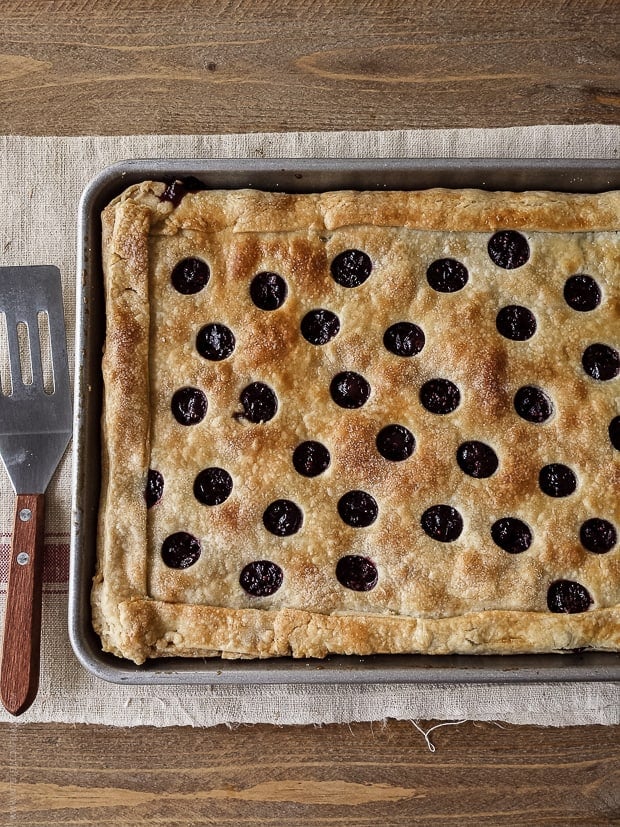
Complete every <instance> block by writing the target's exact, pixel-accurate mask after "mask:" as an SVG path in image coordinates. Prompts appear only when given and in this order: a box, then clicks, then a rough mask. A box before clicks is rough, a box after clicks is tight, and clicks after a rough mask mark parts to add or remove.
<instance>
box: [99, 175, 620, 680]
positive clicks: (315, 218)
mask: <svg viewBox="0 0 620 827" xmlns="http://www.w3.org/2000/svg"><path fill="white" fill-rule="evenodd" d="M164 189H165V184H163V183H157V182H144V183H142V184H138V185H134V186H132V187H130V188H128V189H127V190H126V191H125V192H124V193H122V194H121V195H120V196H119V197H118V198H116V199H115V200H114V201H113V202H112V203H111V204H110V205H108V207H106V209H105V210H104V211H103V214H102V224H103V244H102V248H103V271H104V281H105V297H106V314H107V321H106V344H105V354H104V358H103V363H102V369H103V378H104V408H103V415H102V443H103V450H102V489H101V491H102V494H101V503H100V513H99V524H98V556H97V572H96V575H95V577H94V580H93V589H92V600H91V602H92V612H93V625H94V628H95V630H96V632H97V633H98V634H99V635H100V637H101V640H102V645H103V649H104V651H109V652H113V653H114V654H116V655H118V656H120V657H125V658H129V659H131V660H133V661H135V662H136V663H138V664H140V663H143V662H144V661H145V660H146V658H150V657H162V656H202V657H206V656H217V655H220V656H222V657H228V658H236V657H254V658H265V657H275V656H293V657H297V658H310V657H317V658H320V657H325V656H326V655H327V654H330V653H334V654H356V655H369V654H380V653H424V654H451V653H453V654H518V653H535V652H552V651H563V650H572V649H577V648H590V649H600V650H610V651H616V650H620V607H617V606H616V607H613V608H605V609H593V610H589V611H587V612H584V613H581V614H573V615H564V614H561V615H558V614H551V613H550V614H546V613H542V612H540V613H538V612H515V611H488V612H478V613H471V614H466V615H461V616H455V617H447V618H414V617H399V616H393V615H370V614H369V615H349V614H330V615H325V614H318V613H311V612H305V611H298V610H292V609H282V610H280V611H272V610H262V609H227V608H221V607H214V606H204V605H190V604H173V603H164V602H161V601H157V600H153V599H151V598H150V597H149V596H148V594H147V585H146V584H147V571H146V566H147V563H146V554H145V549H146V543H147V536H146V508H145V507H144V505H143V496H142V492H143V490H144V484H145V480H146V474H147V471H148V462H149V428H150V423H149V418H148V416H147V415H145V414H144V412H145V411H148V410H149V368H148V364H149V360H148V353H149V321H150V314H149V295H148V270H149V262H148V240H149V236H150V235H153V234H156V235H159V234H161V235H174V234H176V233H178V232H183V231H186V230H194V231H215V230H218V229H222V228H223V227H232V228H233V229H234V231H235V232H287V231H292V230H296V229H300V228H302V227H303V228H305V227H313V228H318V229H321V228H324V229H325V230H331V229H335V228H338V227H342V226H350V225H355V224H364V223H369V224H373V225H375V226H386V227H387V226H404V227H409V228H411V229H423V230H442V229H446V230H447V229H450V230H468V231H478V232H483V231H489V230H493V231H494V230H497V229H502V228H519V229H523V230H532V231H546V232H567V231H573V232H592V231H605V230H616V229H618V227H619V226H620V193H619V192H610V193H603V194H601V195H572V194H561V193H544V192H528V193H502V192H498V193H490V192H483V191H480V190H445V189H441V190H437V189H436V190H424V191H419V192H400V193H394V192H392V193H386V192H379V193H369V192H359V193H358V192H330V193H323V194H317V195H299V196H296V195H285V194H281V193H277V194H274V193H264V192H260V191H255V190H237V191H210V192H209V199H208V201H209V203H208V208H207V205H206V204H205V203H204V200H203V199H202V198H201V196H200V193H198V194H195V195H194V194H189V195H187V196H185V198H184V199H183V200H182V201H181V204H180V205H179V206H178V207H176V208H175V207H174V206H173V205H172V204H171V203H170V202H167V201H162V200H160V198H159V196H160V195H161V194H162V192H163V190H164Z"/></svg>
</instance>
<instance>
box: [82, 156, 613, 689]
mask: <svg viewBox="0 0 620 827" xmlns="http://www.w3.org/2000/svg"><path fill="white" fill-rule="evenodd" d="M186 176H193V177H195V178H198V179H199V180H200V181H202V182H203V183H204V184H205V185H206V186H207V187H209V188H214V189H216V188H217V189H219V188H226V189H238V188H243V187H253V188H255V189H264V190H271V191H283V192H318V191H322V190H335V189H360V190H361V189H375V190H377V189H426V188H429V187H436V186H442V187H452V188H457V187H476V188H481V189H488V190H498V189H504V190H513V191H518V190H532V189H543V190H555V191H563V192H601V191H605V190H609V189H620V165H619V164H618V163H617V162H615V161H597V160H594V161H593V160H587V161H584V160H575V161H573V160H570V161H566V160H559V161H555V160H547V159H545V160H541V159H538V160H502V159H499V160H498V159H493V160H490V159H485V160H478V159H450V160H436V159H431V160H411V159H384V160H381V159H365V160H350V159H339V160H333V159H312V160H300V159H273V160H272V159H270V160H249V159H246V160H202V159H200V160H199V159H188V160H173V161H171V160H133V161H125V162H121V163H119V164H116V165H114V166H112V167H109V168H107V169H105V170H104V171H103V172H102V173H101V174H100V175H98V176H97V177H96V178H95V179H93V181H91V183H90V184H89V185H88V186H87V188H86V189H85V191H84V193H83V196H82V199H81V202H80V209H79V227H78V233H79V238H78V267H77V316H76V380H75V405H74V411H75V423H74V424H75V428H74V442H73V451H74V464H73V478H72V488H73V506H72V527H71V574H70V583H69V633H70V638H71V643H72V645H73V648H74V650H75V653H76V655H77V657H78V658H79V660H80V661H81V663H82V664H83V666H84V667H85V668H86V669H88V670H89V671H91V672H92V673H94V674H95V675H96V676H97V677H99V678H102V679H104V680H108V681H112V682H115V683H127V684H248V685H250V684H269V683H323V684H326V683H415V682H420V683H463V682H474V681H476V682H477V681H484V682H493V683H501V682H505V683H520V682H530V681H556V682H566V681H595V680H596V681H608V680H620V657H618V656H617V655H614V654H610V653H602V652H581V653H573V654H562V655H560V654H557V655H556V654H550V655H527V656H526V655H520V656H487V655H484V656H462V655H458V656H457V655H455V656H424V655H395V656H392V655H377V656H372V657H364V658H360V657H352V656H350V657H349V656H337V657H336V656H334V657H328V658H326V659H325V660H320V661H313V660H294V659H292V658H278V659H270V660H241V661H227V660H221V659H219V658H213V659H191V658H190V659H182V658H163V659H159V660H152V661H149V662H147V663H146V664H144V665H143V666H136V665H135V664H133V663H131V662H130V661H127V660H122V659H119V658H116V657H115V656H113V655H110V654H106V653H104V652H102V651H101V646H100V642H99V638H98V637H97V635H96V634H95V632H94V631H93V629H92V626H91V616H90V587H91V579H92V576H93V574H94V571H95V555H96V548H95V546H96V522H97V509H98V502H99V489H100V450H101V444H100V431H99V425H100V416H101V398H102V379H101V348H102V343H103V337H104V303H103V291H102V269H101V224H100V213H101V210H102V209H103V207H104V206H105V205H106V204H107V203H108V202H109V201H110V200H112V198H114V197H115V196H116V195H118V194H119V193H120V192H122V190H124V189H125V188H126V187H128V186H129V185H131V184H134V183H136V182H138V181H142V180H148V179H150V180H153V179H154V180H165V181H172V180H174V179H175V178H184V177H186Z"/></svg>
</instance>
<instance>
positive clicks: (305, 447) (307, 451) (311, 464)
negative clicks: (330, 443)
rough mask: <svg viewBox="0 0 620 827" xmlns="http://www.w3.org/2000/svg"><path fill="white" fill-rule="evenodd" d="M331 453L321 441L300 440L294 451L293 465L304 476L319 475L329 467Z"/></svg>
mask: <svg viewBox="0 0 620 827" xmlns="http://www.w3.org/2000/svg"><path fill="white" fill-rule="evenodd" d="M329 463H330V455H329V451H328V450H327V448H326V447H325V446H324V445H322V444H321V443H320V442H314V441H313V440H308V441H307V442H300V443H299V445H298V446H297V447H296V448H295V450H294V451H293V466H294V468H295V470H296V471H297V473H298V474H301V475H302V477H318V475H319V474H322V473H323V471H325V470H326V469H327V468H328V467H329Z"/></svg>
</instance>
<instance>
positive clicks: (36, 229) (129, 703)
mask: <svg viewBox="0 0 620 827" xmlns="http://www.w3.org/2000/svg"><path fill="white" fill-rule="evenodd" d="M619 146H620V129H619V128H618V127H614V126H598V125H586V126H535V127H526V128H510V129H497V130H482V129H470V130H440V131H422V130H411V131H395V132H364V133H352V132H334V133H288V134H249V135H224V136H222V135H207V136H191V135H188V136H165V135H157V136H130V137H104V138H101V137H78V138H29V137H15V136H8V137H0V265H13V264H43V263H45V264H56V265H58V266H59V267H60V270H61V272H62V275H63V285H64V298H65V313H66V321H67V326H68V339H69V348H70V358H71V359H72V358H73V353H72V343H73V335H74V321H75V310H74V302H75V251H76V219H77V205H78V200H79V197H80V193H81V191H82V189H83V188H84V186H85V185H86V183H87V182H88V181H89V179H90V178H91V177H93V176H94V175H95V174H97V173H98V172H99V171H100V170H102V169H103V168H104V167H106V166H107V165H109V164H112V163H114V162H116V161H119V160H122V159H125V158H147V157H150V158H172V157H196V158H214V157H233V158H241V157H248V158H268V157H333V158H338V157H382V158H383V157H401V158H402V157H425V158H428V157H493V158H498V157H511V158H524V157H548V158H607V159H609V158H614V159H617V158H618V151H619ZM70 466H71V452H70V450H69V451H68V452H67V455H66V456H65V458H64V459H63V461H62V463H61V465H60V467H59V469H58V472H57V474H56V475H55V477H54V479H53V481H52V484H51V486H50V488H49V491H48V512H47V524H46V533H45V542H46V553H45V570H44V581H45V582H44V612H43V624H44V626H43V628H44V632H43V641H42V669H41V685H40V691H39V694H38V697H37V699H36V701H35V703H34V705H33V706H32V707H31V709H30V710H29V711H28V712H27V713H26V714H24V715H23V716H22V717H21V718H20V719H19V720H21V721H23V722H34V721H37V722H40V721H62V722H74V723H80V722H92V723H101V724H112V725H119V726H132V725H138V724H149V725H155V726H168V725H174V724H191V725H194V726H211V725H214V724H219V723H254V722H266V723H268V722H272V723H277V724H293V723H295V724H300V723H328V722H342V721H372V720H381V719H385V718H397V719H412V720H415V719H431V718H433V719H442V720H454V719H470V720H496V721H507V722H511V723H529V724H543V725H552V726H559V725H573V724H595V723H600V724H613V723H620V689H619V687H618V686H617V685H614V684H606V683H579V684H521V685H515V684H507V685H499V686H498V685H490V684H477V685H463V684H459V685H448V686H446V685H442V686H436V685H428V684H398V685H389V686H386V685H378V684H366V685H362V686H355V685H345V686H303V685H302V686H300V685H284V686H256V685H254V686H212V687H211V686H147V687H144V686H131V687H130V686H117V685H113V684H107V683H105V682H102V681H100V680H98V679H97V678H95V677H93V676H92V675H90V674H89V673H88V672H86V671H85V670H84V669H83V668H82V666H80V664H79V663H78V661H77V660H76V658H75V656H74V655H73V653H72V650H71V647H70V644H69V641H68V635H67V581H68V574H69V572H68V559H69V526H70ZM12 513H13V492H12V490H11V486H10V484H9V481H8V478H7V476H6V474H5V472H4V469H3V468H1V469H0V624H2V620H1V618H3V617H4V602H5V599H6V579H7V561H8V554H9V540H10V531H11V524H12ZM0 720H14V719H12V718H11V716H9V715H8V714H7V713H5V712H4V710H3V709H1V708H0Z"/></svg>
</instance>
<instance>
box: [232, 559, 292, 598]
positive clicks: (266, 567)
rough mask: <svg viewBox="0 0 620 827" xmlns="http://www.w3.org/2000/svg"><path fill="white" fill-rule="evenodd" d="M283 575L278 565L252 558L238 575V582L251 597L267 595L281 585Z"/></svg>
mask: <svg viewBox="0 0 620 827" xmlns="http://www.w3.org/2000/svg"><path fill="white" fill-rule="evenodd" d="M283 579H284V575H283V573H282V569H281V568H280V566H277V565H276V564H275V563H272V562H271V561H270V560H254V561H253V562H252V563H248V564H247V566H245V567H244V568H243V570H242V572H241V574H240V575H239V584H240V586H241V588H242V589H244V590H245V591H246V592H247V593H248V594H251V595H252V597H269V596H270V595H272V594H274V592H277V591H278V589H279V588H280V586H281V585H282V580H283Z"/></svg>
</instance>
